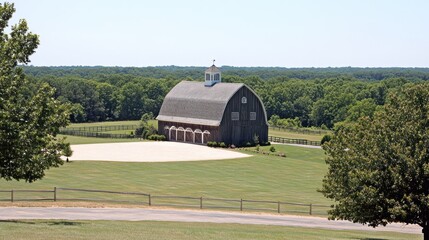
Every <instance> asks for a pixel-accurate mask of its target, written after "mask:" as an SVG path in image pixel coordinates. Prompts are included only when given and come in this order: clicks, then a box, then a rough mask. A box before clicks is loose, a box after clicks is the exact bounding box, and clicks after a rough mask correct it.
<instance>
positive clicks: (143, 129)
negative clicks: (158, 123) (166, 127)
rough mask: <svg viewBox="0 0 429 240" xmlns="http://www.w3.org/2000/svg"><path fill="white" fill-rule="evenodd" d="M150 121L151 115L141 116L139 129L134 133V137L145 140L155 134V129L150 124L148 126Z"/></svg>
mask: <svg viewBox="0 0 429 240" xmlns="http://www.w3.org/2000/svg"><path fill="white" fill-rule="evenodd" d="M150 120H153V114H152V113H145V114H143V115H142V116H141V120H140V123H139V127H138V128H137V129H136V130H135V131H134V135H136V136H137V137H140V138H143V139H146V138H148V136H150V135H154V134H157V129H156V128H155V127H154V126H153V125H152V124H150Z"/></svg>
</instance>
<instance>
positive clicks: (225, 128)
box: [157, 64, 268, 146]
mask: <svg viewBox="0 0 429 240" xmlns="http://www.w3.org/2000/svg"><path fill="white" fill-rule="evenodd" d="M157 120H158V133H160V134H164V135H165V136H166V138H167V139H168V140H170V141H181V142H189V143H199V144H206V143H207V142H209V141H216V142H224V143H225V144H227V145H231V144H234V145H236V146H241V145H244V144H246V143H247V142H252V141H253V140H254V137H255V136H258V137H259V141H260V142H267V141H268V122H267V114H266V112H265V108H264V105H263V103H262V101H261V99H260V98H259V97H258V95H256V93H255V92H254V91H253V90H252V89H250V88H249V87H248V86H246V85H245V84H243V83H223V82H222V76H221V71H220V70H219V69H218V68H217V67H216V66H215V65H214V64H213V66H211V67H210V68H208V69H207V70H206V71H205V81H204V82H193V81H182V82H180V83H179V84H177V85H176V86H175V87H174V88H173V89H172V90H171V91H170V92H169V93H168V94H167V96H166V97H165V99H164V102H163V103H162V106H161V109H160V112H159V115H158V117H157Z"/></svg>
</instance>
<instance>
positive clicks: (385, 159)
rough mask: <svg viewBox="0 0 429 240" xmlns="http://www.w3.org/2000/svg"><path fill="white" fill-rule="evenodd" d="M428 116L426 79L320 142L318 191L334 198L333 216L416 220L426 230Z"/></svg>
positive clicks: (355, 219) (364, 220)
mask: <svg viewBox="0 0 429 240" xmlns="http://www.w3.org/2000/svg"><path fill="white" fill-rule="evenodd" d="M428 115H429V84H427V83H424V84H417V85H414V86H407V87H406V88H405V87H404V88H402V89H400V90H399V91H397V92H394V93H391V94H390V95H389V98H388V99H387V103H386V105H385V106H384V107H383V108H382V109H380V111H377V112H376V113H375V114H374V116H373V118H370V117H363V118H360V119H359V120H358V122H357V123H356V124H351V125H345V126H343V127H342V128H340V129H338V131H337V132H336V134H335V136H334V137H333V138H332V140H331V141H329V142H327V143H325V144H324V145H323V148H324V149H325V151H326V153H327V155H328V157H327V160H326V162H327V164H328V165H329V170H328V173H327V174H326V176H325V178H324V180H323V188H322V190H321V192H322V193H323V194H324V195H325V197H327V198H330V199H333V200H334V201H335V204H334V208H333V209H332V210H330V215H331V218H332V219H346V220H350V221H353V222H359V223H367V224H369V225H371V226H377V225H385V224H387V223H389V222H402V223H407V224H419V225H420V226H422V227H423V228H424V230H425V233H426V234H428V233H429V232H428V231H429V226H428V222H429V215H428V212H429V201H428V199H429V177H428V176H429V152H428V149H429V134H428V132H429V118H428Z"/></svg>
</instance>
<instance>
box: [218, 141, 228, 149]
mask: <svg viewBox="0 0 429 240" xmlns="http://www.w3.org/2000/svg"><path fill="white" fill-rule="evenodd" d="M219 147H221V148H227V147H228V146H226V144H225V143H224V142H220V143H219Z"/></svg>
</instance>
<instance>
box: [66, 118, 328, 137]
mask: <svg viewBox="0 0 429 240" xmlns="http://www.w3.org/2000/svg"><path fill="white" fill-rule="evenodd" d="M139 122H140V121H116V122H98V123H97V122H96V123H74V124H70V125H69V126H68V127H94V126H121V125H138V124H139ZM150 123H151V124H152V125H153V126H155V127H157V126H158V121H157V120H151V121H150ZM131 131H132V130H113V131H102V132H104V133H112V134H130V132H131ZM268 135H270V136H275V137H284V138H297V139H307V140H310V141H320V140H322V137H323V136H324V134H317V133H314V134H303V133H297V132H293V131H283V130H278V129H272V128H270V129H269V132H268Z"/></svg>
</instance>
